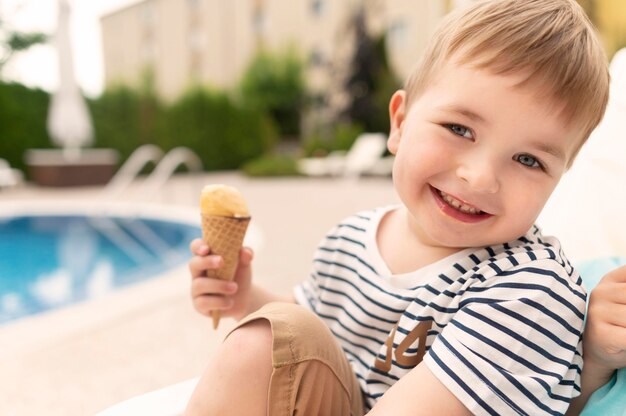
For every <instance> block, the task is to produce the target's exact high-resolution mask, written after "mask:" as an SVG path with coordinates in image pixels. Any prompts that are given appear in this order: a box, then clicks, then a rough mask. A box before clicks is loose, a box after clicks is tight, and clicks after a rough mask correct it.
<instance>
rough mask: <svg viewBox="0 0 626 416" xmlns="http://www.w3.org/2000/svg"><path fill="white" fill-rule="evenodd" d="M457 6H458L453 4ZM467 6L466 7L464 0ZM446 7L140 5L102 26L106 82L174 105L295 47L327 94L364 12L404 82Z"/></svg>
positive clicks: (353, 1)
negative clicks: (357, 16)
mask: <svg viewBox="0 0 626 416" xmlns="http://www.w3.org/2000/svg"><path fill="white" fill-rule="evenodd" d="M457 1H459V2H463V0H457ZM464 1H466V2H467V1H468V0H464ZM454 3H455V2H454V1H446V0H420V1H419V2H416V1H414V0H235V1H225V0H144V1H141V2H139V3H136V4H134V5H132V6H129V7H126V8H124V9H121V10H119V11H116V12H113V13H110V14H108V15H106V16H104V17H103V18H102V19H101V28H102V39H103V50H104V65H105V83H106V85H112V84H115V83H123V84H126V85H132V86H138V85H141V83H142V79H143V77H145V76H146V73H147V71H150V72H151V73H152V75H153V77H154V78H153V79H154V86H155V87H156V90H157V92H158V93H159V94H160V95H161V96H162V97H163V98H165V99H168V100H172V99H175V98H176V97H177V96H178V95H179V94H180V93H182V92H183V91H184V90H185V89H186V88H187V87H188V86H189V85H190V84H194V83H202V84H207V85H210V86H214V87H216V88H230V87H233V86H234V85H236V84H237V83H238V82H239V80H240V77H241V75H242V74H243V71H244V70H245V69H246V67H247V65H248V64H249V62H250V60H251V59H252V57H254V55H255V54H256V53H257V51H259V49H260V48H266V49H267V50H270V51H284V50H285V49H286V48H289V47H290V46H291V47H295V48H296V50H297V51H298V53H300V55H301V58H302V59H303V62H305V64H306V79H307V85H308V87H309V88H310V89H311V90H312V91H316V90H318V91H321V90H324V89H327V88H330V87H331V85H330V82H331V81H330V75H329V74H330V73H331V71H330V70H329V68H333V66H336V65H338V64H339V63H340V62H342V60H343V61H345V59H346V56H348V54H349V53H350V51H351V48H352V41H353V40H352V39H351V37H350V33H349V30H348V29H347V27H348V22H349V19H350V18H351V17H352V16H353V15H354V13H355V11H356V10H357V9H358V8H359V7H365V8H366V9H367V11H368V13H367V16H368V19H369V21H368V27H369V29H370V30H371V31H372V32H373V33H380V32H381V31H383V30H386V31H387V33H388V36H387V41H388V44H387V50H388V55H389V56H388V58H389V61H390V65H391V67H392V68H393V70H394V72H395V73H396V74H397V75H398V77H399V78H401V79H404V78H405V77H406V76H407V74H408V72H409V71H410V69H411V68H412V66H413V65H414V63H415V61H416V59H417V57H418V56H419V54H420V53H421V51H422V50H423V48H424V45H425V42H426V41H427V39H428V37H429V36H430V35H431V33H432V31H433V30H434V28H435V26H436V25H437V23H438V22H439V20H440V19H441V17H442V16H443V15H444V14H445V13H446V12H447V11H448V10H449V9H450V8H451V7H452V6H453V5H454Z"/></svg>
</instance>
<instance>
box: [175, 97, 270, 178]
mask: <svg viewBox="0 0 626 416" xmlns="http://www.w3.org/2000/svg"><path fill="white" fill-rule="evenodd" d="M165 124H166V128H165V133H166V134H165V138H164V143H165V147H166V148H173V147H176V146H187V147H189V148H191V149H192V150H194V151H195V152H196V153H197V154H198V155H199V156H200V158H201V159H202V161H203V163H204V166H205V169H207V170H220V169H235V168H238V167H240V166H241V165H242V164H243V163H244V162H246V161H248V160H251V159H253V158H255V157H258V156H260V155H262V154H264V153H266V152H268V151H269V150H270V149H271V148H272V147H273V145H274V143H275V141H276V129H275V127H274V125H273V124H272V122H271V121H270V120H269V119H268V118H267V116H266V115H265V114H264V113H263V112H261V111H259V110H257V109H253V108H251V107H250V106H246V105H237V104H235V103H234V102H233V100H232V99H230V98H229V97H228V96H227V95H226V94H225V93H222V92H212V91H209V90H207V89H204V88H200V87H195V88H193V89H191V90H189V91H188V92H187V93H186V94H184V95H183V96H182V97H181V98H180V99H179V100H178V101H177V102H175V103H174V104H173V105H172V106H171V107H170V108H168V110H167V112H166V116H165Z"/></svg>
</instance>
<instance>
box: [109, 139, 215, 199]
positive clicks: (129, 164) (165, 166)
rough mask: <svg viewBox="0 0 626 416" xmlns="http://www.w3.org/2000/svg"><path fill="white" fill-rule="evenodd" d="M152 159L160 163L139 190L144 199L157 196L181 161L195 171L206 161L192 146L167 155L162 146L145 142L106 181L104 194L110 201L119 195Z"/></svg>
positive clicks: (175, 149)
mask: <svg viewBox="0 0 626 416" xmlns="http://www.w3.org/2000/svg"><path fill="white" fill-rule="evenodd" d="M151 162H152V163H155V164H156V167H155V168H154V170H153V171H152V173H150V175H148V177H147V178H146V180H145V181H144V182H143V184H142V185H141V188H140V189H139V191H138V192H137V194H136V196H139V197H140V198H141V199H142V200H147V199H150V198H151V197H153V196H154V195H155V194H156V193H157V191H158V190H159V188H161V187H162V186H163V184H165V182H167V180H168V179H169V178H170V177H171V176H172V174H173V173H174V172H175V171H176V168H178V167H179V166H180V165H185V166H187V168H188V169H189V170H190V171H193V172H201V171H202V169H203V166H202V161H201V160H200V158H199V157H198V155H196V154H195V153H194V152H193V151H192V150H191V149H189V148H188V147H183V146H180V147H175V148H173V149H172V150H170V151H169V152H167V153H166V154H165V156H163V151H162V150H161V149H160V148H159V147H158V146H155V145H153V144H144V145H142V146H139V147H138V148H137V149H136V150H135V151H134V152H133V153H132V154H131V155H130V157H129V158H128V159H127V160H126V162H124V164H123V165H122V167H120V168H119V169H118V171H117V173H116V174H115V176H113V178H112V179H111V180H110V181H109V183H107V184H106V186H105V187H104V189H103V191H102V196H103V198H104V199H106V200H109V201H110V200H113V199H115V198H117V197H119V195H120V194H121V193H122V192H124V191H125V190H126V189H128V188H129V187H130V185H131V184H132V182H133V181H134V180H135V179H136V178H137V176H139V173H140V172H141V170H142V169H143V168H144V167H145V166H146V165H147V164H148V163H151Z"/></svg>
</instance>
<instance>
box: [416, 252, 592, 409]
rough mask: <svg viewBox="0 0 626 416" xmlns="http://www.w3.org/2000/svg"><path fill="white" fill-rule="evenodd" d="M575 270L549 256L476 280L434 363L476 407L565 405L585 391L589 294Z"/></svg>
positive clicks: (431, 357) (429, 359) (436, 347)
mask: <svg viewBox="0 0 626 416" xmlns="http://www.w3.org/2000/svg"><path fill="white" fill-rule="evenodd" d="M542 262H543V263H545V264H541V263H542ZM572 273H573V275H569V274H568V273H567V272H566V270H565V269H564V268H563V267H560V265H559V264H558V262H556V261H552V260H545V261H537V262H533V263H532V266H529V265H521V266H518V267H516V268H513V269H511V270H507V271H504V272H502V273H501V274H500V275H498V276H495V277H493V278H490V279H486V280H485V281H478V282H475V284H472V285H470V286H469V287H468V288H467V289H466V294H465V296H464V297H463V300H462V301H461V302H460V304H459V310H458V312H457V313H456V314H455V316H454V318H453V319H452V320H451V321H450V322H449V323H448V325H446V327H445V328H444V329H443V331H442V332H441V334H440V335H439V336H438V337H437V339H436V340H435V341H434V343H433V345H432V346H431V348H430V350H429V351H428V353H427V355H426V357H425V361H426V363H427V365H428V367H429V368H430V370H431V371H432V372H433V373H434V374H435V375H436V376H437V377H438V379H439V380H440V381H441V382H442V383H444V385H445V386H446V387H447V388H448V389H449V390H450V391H451V392H452V393H453V394H454V395H455V396H456V397H457V398H459V399H460V400H461V401H462V402H463V403H464V404H465V405H466V406H467V407H468V408H469V410H471V411H472V412H473V413H474V414H479V415H480V414H484V415H499V414H530V415H543V414H546V415H558V414H563V413H565V411H566V410H567V407H568V405H569V402H570V401H571V398H572V397H574V396H577V395H578V394H580V372H581V368H582V357H581V333H582V328H583V319H584V311H585V299H586V294H585V292H584V289H583V288H582V286H580V285H579V284H578V282H579V281H580V279H579V278H578V275H577V273H576V272H575V271H573V272H572Z"/></svg>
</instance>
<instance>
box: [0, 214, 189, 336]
mask: <svg viewBox="0 0 626 416" xmlns="http://www.w3.org/2000/svg"><path fill="white" fill-rule="evenodd" d="M200 233H201V231H200V227H199V226H192V225H188V224H183V223H177V222H170V221H163V220H155V219H139V218H124V217H98V216H96V217H88V216H77V215H72V216H58V215H55V216H19V217H11V218H4V219H1V218H0V324H3V323H6V322H9V321H14V320H16V319H19V318H22V317H25V316H29V315H33V314H37V313H41V312H44V311H47V310H50V309H53V308H59V307H62V306H65V305H69V304H72V303H76V302H80V301H83V300H87V299H92V298H95V297H98V296H101V295H103V294H105V293H108V292H110V291H112V290H115V289H117V288H120V287H123V286H126V285H129V284H132V283H135V282H138V281H141V280H145V279H148V278H151V277H154V276H157V275H159V274H161V273H163V272H165V271H166V270H167V269H170V268H172V267H175V266H178V265H181V264H183V263H185V262H186V261H187V260H188V259H189V257H190V254H189V249H188V246H189V242H190V241H191V240H192V239H193V238H196V237H198V236H200Z"/></svg>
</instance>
